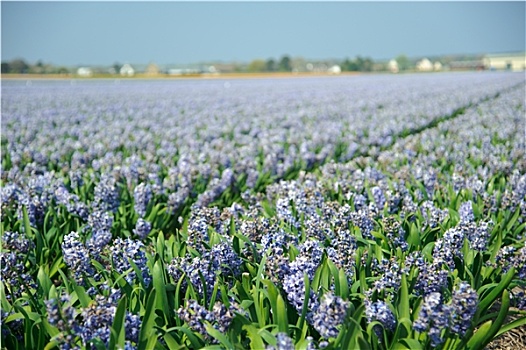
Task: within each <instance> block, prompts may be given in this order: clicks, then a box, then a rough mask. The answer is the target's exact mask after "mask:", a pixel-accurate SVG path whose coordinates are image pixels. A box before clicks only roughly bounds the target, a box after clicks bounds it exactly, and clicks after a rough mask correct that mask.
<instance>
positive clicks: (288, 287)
mask: <svg viewBox="0 0 526 350" xmlns="http://www.w3.org/2000/svg"><path fill="white" fill-rule="evenodd" d="M299 248H300V253H299V255H298V256H297V257H296V259H295V260H294V261H293V262H291V263H290V264H289V268H288V270H289V271H288V273H287V274H286V275H285V276H284V278H283V282H282V285H283V290H284V291H285V293H287V298H288V300H289V302H290V303H291V304H292V305H293V306H294V308H295V309H296V311H298V314H300V315H301V314H302V310H303V304H304V303H305V293H306V290H305V289H306V284H305V278H307V279H308V280H309V281H310V282H312V280H313V279H314V273H315V272H316V269H317V268H318V266H319V265H320V263H321V259H322V256H323V248H322V247H321V246H320V244H319V242H318V241H315V240H308V241H305V242H304V243H303V244H301V245H300V247H299ZM308 295H309V300H308V310H310V311H309V312H308V313H307V319H308V320H310V319H311V318H312V310H314V309H315V308H316V306H317V304H318V301H317V300H316V299H317V298H316V297H315V295H314V292H313V291H312V290H310V289H309V291H308Z"/></svg>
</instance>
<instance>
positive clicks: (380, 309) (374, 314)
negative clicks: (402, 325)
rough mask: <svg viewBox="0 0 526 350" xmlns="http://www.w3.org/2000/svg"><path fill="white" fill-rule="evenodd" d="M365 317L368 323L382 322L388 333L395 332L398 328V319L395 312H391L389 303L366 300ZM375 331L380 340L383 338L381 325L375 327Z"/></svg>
mask: <svg viewBox="0 0 526 350" xmlns="http://www.w3.org/2000/svg"><path fill="white" fill-rule="evenodd" d="M365 316H366V317H367V322H368V323H372V322H374V321H377V322H380V324H381V325H382V326H383V328H384V329H385V330H386V331H389V332H394V330H395V327H396V319H395V316H394V314H393V311H391V309H390V308H389V306H388V305H387V303H385V302H384V301H382V300H378V301H375V302H372V301H371V300H369V299H365ZM373 329H374V332H375V333H376V335H377V336H378V337H379V338H382V337H383V332H382V331H381V329H380V327H379V325H376V326H374V327H373Z"/></svg>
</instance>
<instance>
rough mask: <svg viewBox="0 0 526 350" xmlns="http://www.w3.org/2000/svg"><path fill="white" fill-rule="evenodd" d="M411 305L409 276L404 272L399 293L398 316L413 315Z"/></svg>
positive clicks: (407, 316)
mask: <svg viewBox="0 0 526 350" xmlns="http://www.w3.org/2000/svg"><path fill="white" fill-rule="evenodd" d="M410 310H411V309H410V307H409V292H408V288H407V277H406V275H405V274H404V273H402V280H401V281H400V293H398V316H399V318H407V319H409V318H410V317H411V315H410Z"/></svg>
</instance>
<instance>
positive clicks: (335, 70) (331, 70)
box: [327, 64, 342, 74]
mask: <svg viewBox="0 0 526 350" xmlns="http://www.w3.org/2000/svg"><path fill="white" fill-rule="evenodd" d="M327 72H328V73H329V74H340V73H341V72H342V69H341V67H340V66H338V65H337V64H335V65H334V66H332V67H330V68H329V69H327Z"/></svg>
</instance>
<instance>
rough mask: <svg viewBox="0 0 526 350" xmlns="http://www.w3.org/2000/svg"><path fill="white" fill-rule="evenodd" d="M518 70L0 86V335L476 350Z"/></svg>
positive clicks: (525, 146)
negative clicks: (0, 136) (0, 134)
mask: <svg viewBox="0 0 526 350" xmlns="http://www.w3.org/2000/svg"><path fill="white" fill-rule="evenodd" d="M525 88H526V81H525V77H524V74H523V73H510V72H485V73H441V74H418V75H410V74H407V75H400V76H392V75H370V76H352V77H350V76H346V77H312V78H287V79H245V80H243V79H240V80H228V81H227V80H224V79H223V80H222V79H210V80H190V79H189V80H169V81H168V80H167V81H163V80H155V81H148V80H122V81H113V80H84V81H83V80H79V81H70V80H56V81H45V80H42V81H39V80H35V81H33V82H32V84H26V81H16V80H12V81H9V80H3V81H2V139H1V146H2V154H1V158H2V172H1V219H2V220H1V221H2V222H1V235H2V251H1V253H0V259H1V261H0V264H1V265H0V266H1V284H0V286H1V288H0V303H1V304H0V305H1V331H2V337H1V347H2V348H6V349H159V350H161V349H200V348H206V349H225V348H226V349H282V350H285V349H430V348H439V349H458V350H460V349H466V348H467V349H484V348H485V347H486V346H487V345H488V344H490V343H491V342H492V341H494V339H496V338H498V337H499V336H501V335H505V334H506V333H507V332H509V331H511V330H513V329H516V328H520V327H524V325H525V324H526V302H525V300H526V299H525V297H524V291H525V289H526V236H525V235H524V232H525V231H526V220H525V218H526V143H525V142H526V141H525V140H526V117H525V113H526V105H525V104H526V101H525V93H526V92H525Z"/></svg>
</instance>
